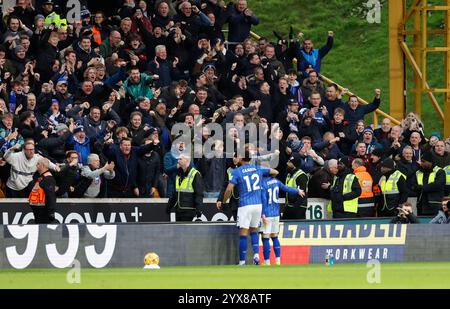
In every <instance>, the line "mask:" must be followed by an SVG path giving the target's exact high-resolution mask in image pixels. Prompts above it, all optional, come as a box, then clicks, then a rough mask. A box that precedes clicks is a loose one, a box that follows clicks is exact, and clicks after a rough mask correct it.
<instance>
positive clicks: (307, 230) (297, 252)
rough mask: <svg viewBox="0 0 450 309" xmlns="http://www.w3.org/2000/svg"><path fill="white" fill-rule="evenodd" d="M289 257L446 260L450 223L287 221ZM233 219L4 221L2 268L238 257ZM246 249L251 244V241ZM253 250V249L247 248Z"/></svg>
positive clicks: (285, 257) (231, 260)
mask: <svg viewBox="0 0 450 309" xmlns="http://www.w3.org/2000/svg"><path fill="white" fill-rule="evenodd" d="M281 228H282V229H281V234H280V240H281V244H282V263H283V264H316V263H319V264H321V263H324V260H325V255H326V254H327V253H333V254H334V256H335V263H336V264H340V263H361V262H366V261H368V260H371V259H378V260H379V261H380V262H399V261H448V260H449V259H450V257H449V255H448V252H450V229H449V228H448V226H436V225H408V226H407V225H389V224H334V225H330V224H305V223H284V224H283V225H282V227H281ZM237 247H238V237H237V230H236V227H235V225H234V224H233V223H202V224H195V223H191V224H105V225H97V224H64V225H33V224H30V225H4V226H2V227H1V230H0V268H16V269H23V268H52V267H57V268H66V267H71V266H72V265H73V263H74V260H75V259H76V260H77V261H78V262H79V263H80V265H81V267H94V268H103V267H142V266H143V257H144V255H145V253H147V252H150V251H154V252H157V253H158V255H159V256H160V259H161V266H169V265H170V266H172V265H233V264H236V263H237V255H238V253H237ZM248 252H251V249H250V248H249V250H248ZM249 258H250V254H249Z"/></svg>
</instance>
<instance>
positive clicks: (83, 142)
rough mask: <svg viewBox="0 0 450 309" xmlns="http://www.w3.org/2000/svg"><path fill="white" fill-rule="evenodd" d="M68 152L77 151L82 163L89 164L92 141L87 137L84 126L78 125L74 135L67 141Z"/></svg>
mask: <svg viewBox="0 0 450 309" xmlns="http://www.w3.org/2000/svg"><path fill="white" fill-rule="evenodd" d="M67 146H68V150H75V151H76V152H77V153H78V155H79V156H80V163H83V165H86V164H87V158H88V156H89V155H90V154H91V146H90V139H89V137H87V136H86V132H85V128H84V126H82V125H80V124H78V125H77V126H76V127H75V128H74V129H73V134H72V136H71V137H70V138H69V140H68V141H67Z"/></svg>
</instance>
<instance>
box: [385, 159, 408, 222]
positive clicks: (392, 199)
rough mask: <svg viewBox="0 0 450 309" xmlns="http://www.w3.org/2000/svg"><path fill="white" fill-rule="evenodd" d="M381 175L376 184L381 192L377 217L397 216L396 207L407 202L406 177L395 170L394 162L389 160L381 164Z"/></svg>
mask: <svg viewBox="0 0 450 309" xmlns="http://www.w3.org/2000/svg"><path fill="white" fill-rule="evenodd" d="M381 173H382V175H383V176H381V179H380V181H379V183H378V185H379V187H380V190H381V199H380V204H379V205H378V217H393V216H396V215H397V214H398V210H397V207H401V205H402V204H403V203H405V202H406V201H407V200H408V192H409V191H408V187H407V184H406V176H405V174H403V173H402V172H400V171H399V170H396V169H395V162H394V160H392V159H390V158H387V159H384V160H383V162H382V163H381Z"/></svg>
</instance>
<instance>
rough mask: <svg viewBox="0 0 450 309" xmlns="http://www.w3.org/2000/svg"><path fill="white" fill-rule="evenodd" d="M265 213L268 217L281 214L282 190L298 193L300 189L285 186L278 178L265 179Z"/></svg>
mask: <svg viewBox="0 0 450 309" xmlns="http://www.w3.org/2000/svg"><path fill="white" fill-rule="evenodd" d="M263 189H264V190H263V191H262V193H263V212H262V213H263V215H265V216H266V217H278V216H279V215H280V204H279V202H278V196H279V193H280V190H283V191H284V192H288V193H292V194H298V189H295V188H291V187H287V186H285V185H284V184H283V183H281V181H279V180H278V179H276V178H272V177H268V178H264V180H263Z"/></svg>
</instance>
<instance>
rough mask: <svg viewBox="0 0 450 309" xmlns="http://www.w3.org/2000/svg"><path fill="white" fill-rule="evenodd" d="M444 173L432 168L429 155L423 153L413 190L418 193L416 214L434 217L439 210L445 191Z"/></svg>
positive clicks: (438, 168)
mask: <svg viewBox="0 0 450 309" xmlns="http://www.w3.org/2000/svg"><path fill="white" fill-rule="evenodd" d="M445 176H446V175H445V171H444V170H443V169H441V168H440V167H438V166H434V164H433V158H432V155H431V153H429V152H425V153H424V154H423V155H422V157H421V159H420V168H419V170H418V171H417V172H416V179H415V185H414V190H416V191H417V192H418V198H417V212H418V214H419V215H422V216H436V215H437V214H438V212H439V210H440V209H441V205H442V198H443V197H444V190H445V181H446V179H445V178H446V177H445Z"/></svg>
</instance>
